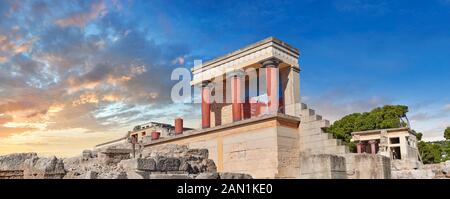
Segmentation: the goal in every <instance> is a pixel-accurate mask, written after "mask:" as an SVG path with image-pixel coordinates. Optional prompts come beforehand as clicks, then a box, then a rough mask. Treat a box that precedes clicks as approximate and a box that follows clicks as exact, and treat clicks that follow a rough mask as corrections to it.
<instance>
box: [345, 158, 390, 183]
mask: <svg viewBox="0 0 450 199" xmlns="http://www.w3.org/2000/svg"><path fill="white" fill-rule="evenodd" d="M344 157H345V162H346V170H347V178H348V179H390V178H391V163H390V159H389V158H388V157H386V156H382V155H372V154H356V153H349V154H346V155H344Z"/></svg>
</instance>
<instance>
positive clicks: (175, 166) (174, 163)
mask: <svg viewBox="0 0 450 199" xmlns="http://www.w3.org/2000/svg"><path fill="white" fill-rule="evenodd" d="M180 165H181V161H180V159H179V158H170V157H159V158H158V160H157V164H156V169H157V170H158V171H178V170H179V168H180Z"/></svg>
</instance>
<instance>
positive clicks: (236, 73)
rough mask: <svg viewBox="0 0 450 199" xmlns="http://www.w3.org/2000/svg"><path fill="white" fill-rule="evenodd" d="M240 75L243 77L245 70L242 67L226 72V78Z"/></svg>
mask: <svg viewBox="0 0 450 199" xmlns="http://www.w3.org/2000/svg"><path fill="white" fill-rule="evenodd" d="M242 77H245V72H244V70H242V69H238V70H233V71H228V72H227V78H242Z"/></svg>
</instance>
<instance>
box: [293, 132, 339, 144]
mask: <svg viewBox="0 0 450 199" xmlns="http://www.w3.org/2000/svg"><path fill="white" fill-rule="evenodd" d="M299 139H300V141H306V142H310V141H311V142H315V141H318V140H328V139H333V135H331V134H329V133H319V134H315V135H300V138H299Z"/></svg>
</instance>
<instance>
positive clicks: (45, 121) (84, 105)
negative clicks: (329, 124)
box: [0, 0, 450, 156]
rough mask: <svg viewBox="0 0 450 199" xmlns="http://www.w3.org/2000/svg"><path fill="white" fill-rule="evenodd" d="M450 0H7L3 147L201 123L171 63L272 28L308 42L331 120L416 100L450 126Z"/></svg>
mask: <svg viewBox="0 0 450 199" xmlns="http://www.w3.org/2000/svg"><path fill="white" fill-rule="evenodd" d="M448 19H450V1H449V0H430V1H411V0H408V1H407V0H398V1H389V0H370V1H369V0H304V1H266V0H260V1H244V0H240V1H231V0H227V1H214V2H213V1H206V0H204V1H170V0H165V1H153V0H145V1H138V0H123V1H121V0H94V1H72V0H65V1H57V0H34V1H29V0H24V1H15V0H0V154H8V153H16V152H30V151H34V152H38V153H39V154H40V155H44V156H48V155H59V156H72V155H79V154H80V153H81V151H82V150H83V149H89V148H92V147H93V146H94V145H96V144H99V143H101V142H104V141H109V140H111V139H116V138H119V137H122V136H124V134H125V133H126V132H127V131H128V130H131V129H132V127H133V126H134V125H137V124H141V123H146V122H149V121H158V122H165V123H173V118H175V117H183V118H184V119H185V124H186V126H189V127H193V128H198V127H200V112H199V107H198V105H192V104H173V103H172V101H171V100H170V90H171V88H172V86H173V85H174V84H175V83H176V81H173V80H171V79H170V75H171V72H172V70H173V69H175V68H179V67H185V68H191V67H192V65H193V62H194V60H195V59H201V60H205V61H206V60H209V59H213V58H215V57H217V56H220V55H223V54H225V53H228V52H230V51H233V50H236V49H239V48H241V47H243V46H246V45H248V44H251V43H254V42H257V41H259V40H262V39H264V38H266V37H269V36H274V37H276V38H278V39H281V40H283V41H285V42H287V43H289V44H291V45H292V46H295V47H297V48H299V49H300V58H299V63H300V66H301V69H302V71H301V73H300V78H301V97H302V101H303V102H304V103H307V104H308V105H309V107H311V108H313V109H315V110H316V112H317V113H319V114H321V115H323V116H324V117H325V118H326V119H329V120H331V121H335V120H336V119H339V118H341V117H342V116H345V115H346V114H350V113H353V112H364V111H370V110H371V109H373V108H375V107H377V106H382V105H385V104H402V105H407V106H409V113H408V117H409V119H410V121H411V126H412V128H413V129H415V130H416V131H419V132H423V134H424V139H425V140H440V139H443V132H444V129H445V127H447V126H450V94H449V93H450V92H449V88H450V25H449V23H448V21H449V20H448Z"/></svg>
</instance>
